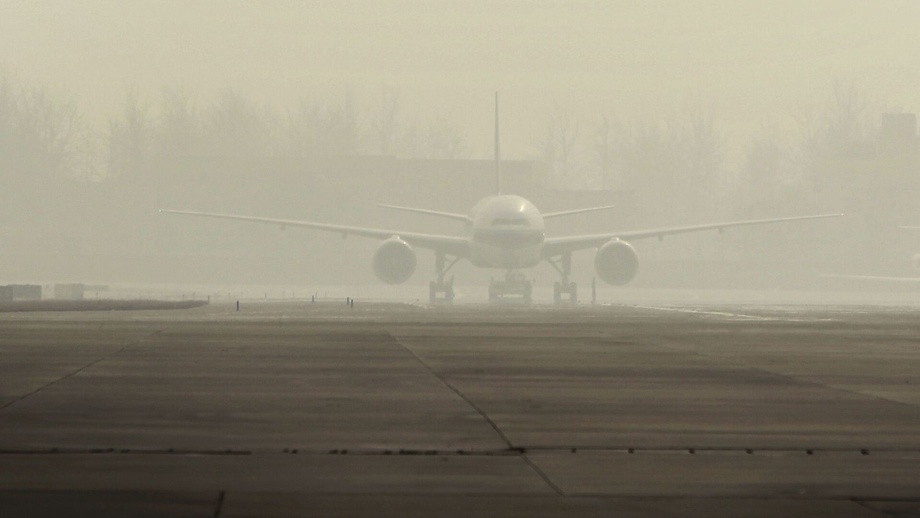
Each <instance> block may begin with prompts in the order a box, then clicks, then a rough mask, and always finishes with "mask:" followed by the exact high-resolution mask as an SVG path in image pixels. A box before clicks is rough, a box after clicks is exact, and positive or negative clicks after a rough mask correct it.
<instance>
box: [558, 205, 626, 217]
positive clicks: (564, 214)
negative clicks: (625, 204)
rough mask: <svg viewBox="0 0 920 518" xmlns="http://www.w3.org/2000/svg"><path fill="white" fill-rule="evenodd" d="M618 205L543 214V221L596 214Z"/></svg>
mask: <svg viewBox="0 0 920 518" xmlns="http://www.w3.org/2000/svg"><path fill="white" fill-rule="evenodd" d="M615 207H616V205H604V206H603V207H588V208H586V209H575V210H563V211H559V212H546V213H544V214H543V219H552V218H558V217H561V216H571V215H572V214H581V213H583V212H594V211H598V210H608V209H613V208H615Z"/></svg>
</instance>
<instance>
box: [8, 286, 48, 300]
mask: <svg viewBox="0 0 920 518" xmlns="http://www.w3.org/2000/svg"><path fill="white" fill-rule="evenodd" d="M41 299H42V287H41V285H38V284H8V285H6V286H0V302H12V301H16V300H41Z"/></svg>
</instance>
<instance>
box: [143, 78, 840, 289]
mask: <svg viewBox="0 0 920 518" xmlns="http://www.w3.org/2000/svg"><path fill="white" fill-rule="evenodd" d="M498 135H499V132H498V94H496V96H495V173H496V174H495V179H496V186H495V191H496V194H495V195H493V196H489V197H487V198H483V199H482V200H480V201H479V202H478V203H477V204H476V205H475V206H474V207H473V209H472V210H471V211H470V214H469V215H466V214H456V213H450V212H442V211H436V210H428V209H421V208H414V207H399V206H393V205H383V206H384V207H387V208H391V209H396V210H403V211H409V212H413V213H419V214H427V215H432V216H439V217H443V218H450V219H454V220H460V221H464V222H465V223H466V224H467V227H466V229H467V231H466V235H465V236H447V235H435V234H421V233H417V232H407V231H403V230H390V229H378V228H367V227H355V226H345V225H335V224H329V223H320V222H313V221H299V220H288V219H277V218H266V217H254V216H244V215H236V214H216V213H208V212H194V211H186V210H165V209H164V210H160V212H163V213H170V214H184V215H189V216H201V217H208V218H221V219H233V220H241V221H249V222H255V223H268V224H272V225H279V226H281V227H302V228H309V229H315V230H322V231H327V232H335V233H340V234H342V235H356V236H363V237H369V238H373V239H380V240H382V242H381V243H380V245H379V246H378V247H377V250H376V251H375V252H374V255H373V259H372V264H373V268H374V273H375V274H376V276H377V277H378V278H379V279H380V280H381V281H383V282H385V283H388V284H399V283H403V282H405V281H407V280H408V279H409V277H411V276H412V274H413V272H414V271H415V268H416V265H417V259H416V254H415V249H416V248H422V249H429V250H433V251H434V253H435V273H436V275H437V278H436V280H434V281H431V283H430V284H429V298H430V301H431V302H432V303H434V302H436V301H438V300H444V301H448V302H449V301H451V300H453V298H454V289H453V278H451V279H449V280H447V279H445V276H446V274H447V273H448V272H449V271H450V269H451V268H452V267H453V266H454V265H455V264H457V262H458V261H460V260H461V259H466V260H468V261H469V262H470V263H472V264H473V265H474V266H477V267H480V268H495V269H502V270H505V271H506V275H505V278H504V280H499V281H495V280H493V281H492V283H491V285H490V286H489V299H490V300H493V301H494V300H498V299H501V298H504V297H511V296H513V297H516V298H521V299H523V300H524V301H525V302H529V301H530V300H531V291H532V285H531V282H530V281H529V280H528V279H527V278H526V276H525V275H524V274H523V273H521V272H520V271H519V270H522V269H525V268H531V267H534V266H536V265H537V264H539V263H540V262H542V261H546V262H547V263H549V264H550V265H551V266H552V267H553V268H555V269H556V271H557V272H558V273H559V275H560V281H559V282H556V283H555V286H554V296H553V299H554V301H555V302H557V303H558V302H561V300H562V298H563V296H564V295H568V297H569V299H570V301H571V302H573V303H574V302H575V301H577V298H578V291H577V286H576V284H575V283H574V282H572V281H571V275H572V271H571V270H572V253H573V252H576V251H578V250H583V249H589V248H590V249H596V253H595V256H594V268H595V270H596V271H597V275H598V277H600V278H601V280H603V281H604V282H606V283H608V284H612V285H615V286H621V285H624V284H626V283H628V282H630V281H631V280H632V279H633V278H635V276H636V274H637V273H638V271H639V256H638V254H637V253H636V251H635V249H634V248H633V247H632V245H630V243H629V242H630V241H635V240H639V239H648V238H654V237H657V238H663V237H664V236H668V235H673V234H682V233H687V232H699V231H703V230H711V229H717V230H720V231H721V230H722V229H725V228H728V227H741V226H749V225H762V224H767V223H780V222H788V221H799V220H806V219H820V218H830V217H838V216H841V214H821V215H812V216H798V217H785V218H773V219H757V220H746V221H728V222H721V223H707V224H703V225H688V226H678V227H668V228H656V229H646V230H633V231H618V232H606V233H602V234H588V235H576V236H562V237H547V236H546V235H545V233H544V230H545V221H546V220H548V219H552V218H559V217H564V216H568V215H572V214H579V213H584V212H591V211H598V210H604V209H609V208H611V207H609V206H605V207H591V208H584V209H577V210H569V211H562V212H550V213H541V212H540V211H539V210H538V209H537V207H535V206H534V204H533V203H531V202H530V201H528V200H526V199H525V198H522V197H521V196H515V195H512V194H503V193H502V181H501V178H502V175H501V153H500V148H499V138H498Z"/></svg>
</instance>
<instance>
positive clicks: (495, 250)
mask: <svg viewBox="0 0 920 518" xmlns="http://www.w3.org/2000/svg"><path fill="white" fill-rule="evenodd" d="M544 239H545V224H544V221H543V216H542V215H541V214H540V211H539V210H538V209H537V207H536V206H534V204H533V203H531V202H530V201H528V200H527V199H525V198H522V197H520V196H515V195H509V194H505V195H499V196H490V197H488V198H484V199H482V200H481V201H480V202H479V203H477V204H476V205H475V206H474V207H473V209H472V211H471V212H470V258H469V259H470V262H471V263H473V264H474V265H475V266H478V267H481V268H503V269H506V270H515V269H519V268H530V267H533V266H536V265H537V264H538V263H539V262H540V261H541V260H543V241H544Z"/></svg>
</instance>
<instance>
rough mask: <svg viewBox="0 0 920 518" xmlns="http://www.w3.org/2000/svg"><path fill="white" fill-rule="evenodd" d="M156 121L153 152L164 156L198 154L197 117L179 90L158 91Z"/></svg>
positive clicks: (199, 145)
mask: <svg viewBox="0 0 920 518" xmlns="http://www.w3.org/2000/svg"><path fill="white" fill-rule="evenodd" d="M161 97H162V100H161V108H160V117H159V121H158V124H157V128H156V137H157V145H156V148H157V151H158V153H159V154H160V155H164V156H173V157H175V156H185V155H190V154H200V153H202V151H203V150H202V136H201V131H202V128H201V126H202V121H201V114H200V113H199V111H198V109H197V108H196V106H195V105H194V103H193V102H192V100H191V99H190V98H189V95H188V94H187V93H186V92H185V90H183V89H182V88H179V87H166V88H163V90H162V91H161Z"/></svg>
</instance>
